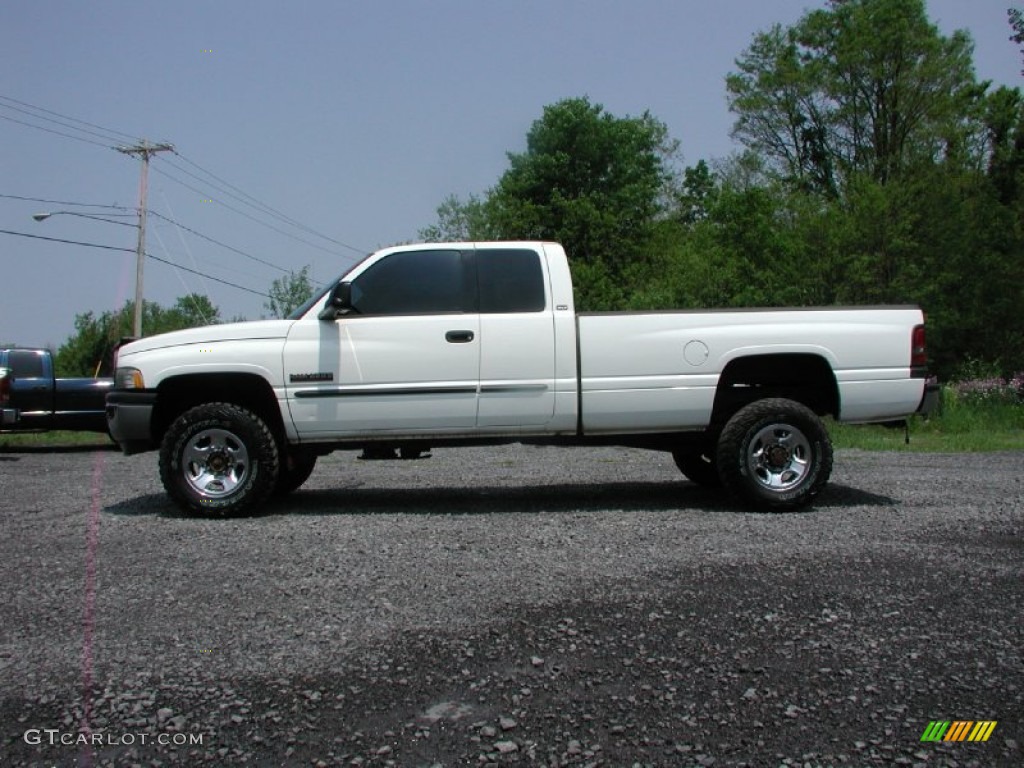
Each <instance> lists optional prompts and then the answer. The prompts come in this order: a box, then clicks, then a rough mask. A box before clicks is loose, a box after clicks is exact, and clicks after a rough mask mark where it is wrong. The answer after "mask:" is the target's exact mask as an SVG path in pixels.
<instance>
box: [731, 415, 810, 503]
mask: <svg viewBox="0 0 1024 768" xmlns="http://www.w3.org/2000/svg"><path fill="white" fill-rule="evenodd" d="M747 467H748V468H749V469H750V474H751V476H753V477H754V478H755V479H756V480H757V482H758V483H759V484H760V485H761V487H762V488H764V489H766V490H768V491H771V492H773V493H785V492H786V491H790V490H792V489H793V488H795V487H797V486H798V485H800V483H801V482H802V481H803V479H804V478H805V477H806V476H807V473H808V472H809V471H810V468H811V442H810V440H808V439H807V436H806V435H805V434H804V433H803V432H801V431H800V430H799V429H797V428H796V427H794V426H793V425H792V424H769V425H768V426H766V427H763V428H762V429H760V430H758V432H757V434H755V435H754V439H753V440H751V441H750V448H749V450H748V452H747Z"/></svg>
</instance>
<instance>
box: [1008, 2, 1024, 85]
mask: <svg viewBox="0 0 1024 768" xmlns="http://www.w3.org/2000/svg"><path fill="white" fill-rule="evenodd" d="M1006 14H1007V15H1008V16H1009V17H1010V27H1011V28H1012V29H1013V34H1012V35H1010V40H1012V41H1013V42H1015V43H1017V45H1024V12H1022V11H1021V10H1020V9H1019V8H1009V9H1008V10H1007V11H1006ZM1022 53H1024V49H1022ZM1021 74H1022V75H1024V72H1021Z"/></svg>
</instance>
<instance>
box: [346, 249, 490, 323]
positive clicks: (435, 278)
mask: <svg viewBox="0 0 1024 768" xmlns="http://www.w3.org/2000/svg"><path fill="white" fill-rule="evenodd" d="M465 274H466V271H465V269H464V267H463V263H462V253H461V252H459V251H446V250H431V251H402V252H399V253H393V254H391V255H390V256H387V257H386V258H384V259H382V260H380V261H378V262H377V263H376V264H374V265H373V266H372V267H370V268H369V269H367V270H366V271H365V272H364V273H363V274H361V275H360V276H359V277H357V278H356V279H355V280H354V281H353V282H352V307H353V309H355V311H356V312H357V313H358V314H361V315H419V314H431V315H432V314H441V313H445V312H465V311H467V308H468V307H469V306H470V305H471V304H472V296H471V295H468V292H467V290H466V288H467V285H466V278H465Z"/></svg>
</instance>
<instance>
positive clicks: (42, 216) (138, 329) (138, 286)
mask: <svg viewBox="0 0 1024 768" xmlns="http://www.w3.org/2000/svg"><path fill="white" fill-rule="evenodd" d="M58 215H60V216H78V217H79V218H82V219H94V220H95V221H105V222H106V223H107V224H120V225H121V226H122V227H134V228H135V229H137V230H139V243H140V245H139V248H138V254H137V258H138V260H139V262H140V263H141V261H142V259H143V258H144V257H145V254H144V252H143V248H142V245H141V243H142V242H143V241H142V238H143V237H144V235H143V229H142V225H141V224H131V223H130V222H127V221H114V220H113V219H108V218H105V217H103V216H93V215H91V214H88V213H78V212H77V211H43V212H41V213H33V214H32V218H33V219H35V220H36V221H46V220H47V219H48V218H50V217H51V216H58ZM135 215H136V214H133V213H110V214H107V216H125V217H127V216H135ZM139 220H140V221H144V219H143V218H142V217H141V216H140V217H139ZM132 335H133V336H134V337H135V338H137V339H139V338H142V269H141V267H138V266H137V267H136V270H135V322H134V327H133V328H132Z"/></svg>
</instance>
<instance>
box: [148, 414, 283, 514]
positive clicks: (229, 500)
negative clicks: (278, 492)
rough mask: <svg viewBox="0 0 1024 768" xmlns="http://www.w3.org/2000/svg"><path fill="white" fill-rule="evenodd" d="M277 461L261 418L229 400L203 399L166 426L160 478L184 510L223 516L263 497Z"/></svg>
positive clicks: (272, 483) (273, 479)
mask: <svg viewBox="0 0 1024 768" xmlns="http://www.w3.org/2000/svg"><path fill="white" fill-rule="evenodd" d="M279 462H280V458H279V454H278V449H277V442H276V441H275V440H274V436H273V435H272V434H271V432H270V429H269V427H267V425H266V422H264V421H263V419H261V418H260V417H259V416H258V415H256V414H255V413H253V412H252V411H249V410H247V409H245V408H242V407H240V406H237V405H234V404H232V403H209V404H206V405H200V406H197V407H195V408H192V409H191V410H188V411H186V412H185V413H183V414H181V416H179V417H178V418H177V419H175V420H174V422H173V423H172V424H171V426H170V428H169V429H168V430H167V434H166V435H164V439H163V443H162V444H161V446H160V479H161V480H162V481H163V484H164V488H165V489H166V490H167V493H168V494H169V495H170V497H171V498H172V499H174V501H175V502H177V504H178V506H180V507H181V508H182V509H184V510H185V511H186V512H189V513H190V514H201V515H210V516H216V517H226V516H231V515H238V514H242V513H244V512H246V511H249V510H251V509H253V508H255V507H256V506H258V505H259V504H260V503H262V502H263V501H265V500H266V498H267V497H268V496H269V495H270V494H271V493H272V492H273V490H274V487H275V485H276V483H277V477H278V472H279Z"/></svg>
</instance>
